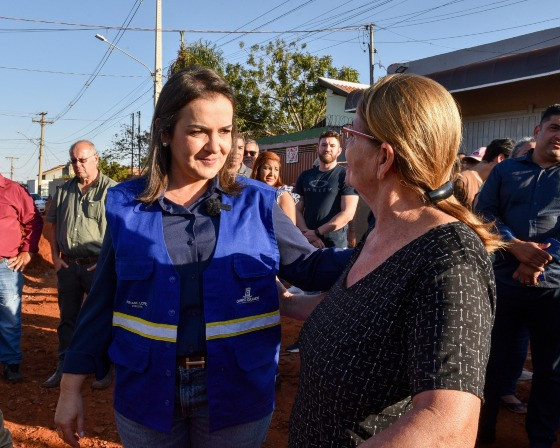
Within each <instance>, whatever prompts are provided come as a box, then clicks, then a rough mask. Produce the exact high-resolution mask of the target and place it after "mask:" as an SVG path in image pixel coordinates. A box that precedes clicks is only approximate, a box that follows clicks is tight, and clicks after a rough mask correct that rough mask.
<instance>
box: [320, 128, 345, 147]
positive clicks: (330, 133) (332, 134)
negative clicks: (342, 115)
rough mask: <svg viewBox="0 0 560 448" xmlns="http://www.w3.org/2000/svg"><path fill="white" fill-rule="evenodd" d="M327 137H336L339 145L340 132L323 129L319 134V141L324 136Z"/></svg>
mask: <svg viewBox="0 0 560 448" xmlns="http://www.w3.org/2000/svg"><path fill="white" fill-rule="evenodd" d="M329 137H333V138H336V139H337V140H338V144H339V145H340V134H339V133H338V132H336V131H333V130H329V131H325V132H323V133H322V134H321V135H320V136H319V141H321V140H322V139H324V138H329Z"/></svg>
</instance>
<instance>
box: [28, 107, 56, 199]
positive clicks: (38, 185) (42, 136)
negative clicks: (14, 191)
mask: <svg viewBox="0 0 560 448" xmlns="http://www.w3.org/2000/svg"><path fill="white" fill-rule="evenodd" d="M47 113H48V112H40V113H39V115H41V119H40V120H36V119H33V120H31V121H33V123H40V124H41V141H40V143H39V174H38V178H39V179H38V182H37V191H38V193H39V195H41V184H42V181H43V148H44V146H45V125H46V124H53V123H54V122H53V121H52V120H45V115H47Z"/></svg>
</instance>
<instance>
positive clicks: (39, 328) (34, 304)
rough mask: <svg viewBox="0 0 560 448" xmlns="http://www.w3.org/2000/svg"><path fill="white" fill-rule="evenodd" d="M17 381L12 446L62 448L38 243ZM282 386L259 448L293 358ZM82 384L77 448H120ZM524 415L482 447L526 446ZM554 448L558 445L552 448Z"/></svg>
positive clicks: (276, 436) (105, 406)
mask: <svg viewBox="0 0 560 448" xmlns="http://www.w3.org/2000/svg"><path fill="white" fill-rule="evenodd" d="M22 320H23V340H22V349H23V352H24V360H23V364H22V372H23V374H24V376H25V380H24V382H23V383H20V384H14V385H9V384H6V383H5V382H4V381H1V380H0V409H2V412H3V413H4V419H5V423H6V426H7V427H8V429H9V430H10V431H11V432H12V437H13V439H14V446H15V447H18V448H43V447H53V448H62V447H63V446H65V445H64V444H63V443H62V442H61V441H60V439H59V438H58V435H57V434H56V432H55V430H54V423H53V416H54V411H55V408H56V402H57V399H58V389H54V390H53V389H43V388H42V387H41V383H42V382H43V381H44V380H45V379H46V378H47V377H48V376H49V375H50V374H51V373H52V372H53V370H54V368H55V364H56V349H57V336H56V326H57V321H58V306H57V299H56V277H55V274H54V271H53V269H52V264H51V259H50V251H49V247H48V243H47V241H46V240H45V239H44V238H43V239H41V245H40V253H39V255H37V256H35V257H34V259H33V261H32V262H31V264H30V265H29V266H28V267H27V269H26V271H25V288H24V293H23V317H22ZM300 328H301V323H300V322H297V321H294V320H291V319H283V321H282V348H283V347H284V346H285V345H287V344H290V343H291V342H293V341H294V340H295V339H296V337H297V335H298V334H299V330H300ZM280 374H281V376H282V385H281V387H280V388H279V390H278V391H277V396H276V410H275V412H274V417H273V420H272V423H271V426H270V430H269V432H268V437H267V441H266V443H265V444H264V445H263V446H264V447H265V448H276V447H285V446H287V440H288V420H289V415H290V410H291V407H292V404H293V400H294V396H295V392H296V388H297V383H298V374H299V355H297V354H290V353H286V352H282V353H281V355H280ZM89 384H90V382H86V384H85V385H84V389H83V392H84V409H85V415H86V435H87V437H85V438H84V439H82V441H81V446H83V447H107V448H116V447H120V446H121V445H120V443H119V437H118V434H117V431H116V429H115V424H114V421H113V410H112V392H111V390H103V391H98V390H96V391H94V390H92V389H91V388H90V387H89ZM529 387H530V382H529V383H524V384H521V385H520V388H519V395H520V396H521V397H522V398H523V399H525V400H526V399H527V396H528V392H529ZM523 421H524V416H522V415H516V414H513V413H511V412H508V411H506V410H502V411H501V413H500V420H499V426H498V442H496V443H495V444H493V445H485V446H488V447H493V448H512V447H514V448H517V447H525V446H528V441H527V437H526V435H525V431H524V426H523ZM558 446H560V445H558Z"/></svg>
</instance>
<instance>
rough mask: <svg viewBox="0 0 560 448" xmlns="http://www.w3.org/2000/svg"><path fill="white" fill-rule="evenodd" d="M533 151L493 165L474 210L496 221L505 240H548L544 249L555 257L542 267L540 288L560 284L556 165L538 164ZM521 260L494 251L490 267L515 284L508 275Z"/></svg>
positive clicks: (559, 173)
mask: <svg viewBox="0 0 560 448" xmlns="http://www.w3.org/2000/svg"><path fill="white" fill-rule="evenodd" d="M532 155H533V151H532V150H531V151H530V152H529V153H528V154H527V155H525V156H524V157H519V158H516V159H508V160H505V161H504V162H502V163H500V164H498V165H496V166H495V167H494V169H493V170H492V172H491V173H490V176H489V177H488V179H487V180H486V182H485V183H484V186H483V187H482V190H481V191H480V194H479V197H478V203H477V205H476V211H477V212H478V213H479V214H482V215H483V216H484V217H485V218H486V219H487V220H489V221H496V226H497V228H498V230H499V232H500V234H501V235H502V237H503V238H504V240H505V241H509V240H511V239H513V238H517V239H520V240H522V241H533V242H536V243H545V242H552V243H553V244H552V246H551V247H550V248H549V249H547V252H548V253H549V254H550V255H552V256H553V257H554V258H555V260H556V261H555V262H553V263H550V264H547V265H546V266H545V272H544V273H543V274H542V276H541V278H540V281H539V283H538V287H542V288H557V287H559V286H560V263H559V262H560V250H559V247H560V245H559V244H558V241H560V219H559V218H560V164H556V165H553V166H550V167H548V168H541V167H540V166H539V165H538V164H536V163H535V162H533V159H532ZM518 266H519V261H518V260H517V259H516V258H515V257H514V256H513V255H512V254H511V253H510V252H507V251H501V252H500V253H498V254H496V258H495V261H494V272H495V275H496V279H497V280H499V281H501V282H502V283H505V284H508V285H512V286H519V285H520V284H519V282H518V281H517V280H513V278H512V275H513V273H514V272H515V270H516V269H517V268H518Z"/></svg>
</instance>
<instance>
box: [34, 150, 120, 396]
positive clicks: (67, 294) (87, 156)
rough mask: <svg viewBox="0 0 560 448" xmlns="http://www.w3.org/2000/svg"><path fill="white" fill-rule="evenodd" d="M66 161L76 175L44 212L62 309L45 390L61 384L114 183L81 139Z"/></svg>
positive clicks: (99, 385)
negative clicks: (55, 355)
mask: <svg viewBox="0 0 560 448" xmlns="http://www.w3.org/2000/svg"><path fill="white" fill-rule="evenodd" d="M70 162H71V163H72V166H73V168H74V172H75V174H76V176H75V177H74V178H73V179H70V180H69V181H67V182H66V183H64V184H63V185H61V186H60V187H59V188H58V189H57V191H56V195H55V197H54V199H53V201H52V204H51V206H50V208H49V211H48V214H47V221H48V222H50V223H51V224H52V228H51V232H50V244H51V252H52V258H53V263H54V269H55V271H56V276H57V280H58V306H59V309H60V323H59V325H58V328H57V333H58V364H57V368H56V370H55V372H54V373H53V374H52V375H51V376H50V377H49V378H48V379H47V380H46V381H45V382H44V383H43V387H47V388H51V387H58V386H59V385H60V380H61V379H62V367H63V364H64V356H65V354H66V350H67V349H68V346H69V345H70V340H71V339H72V335H73V334H74V326H75V324H76V319H77V318H78V313H79V312H80V309H81V307H82V302H83V300H84V297H85V296H86V295H87V294H88V293H89V290H90V289H91V284H92V282H93V276H94V272H95V267H96V265H97V257H98V256H99V252H100V251H101V243H102V242H103V236H104V235H105V229H106V227H107V221H106V220H105V200H106V197H107V190H108V189H109V187H112V186H113V185H116V182H114V181H113V180H112V179H110V178H108V177H107V176H105V175H104V174H103V173H101V172H100V171H99V169H98V168H97V164H98V162H99V156H98V155H97V150H96V149H95V146H94V144H93V143H91V142H90V141H87V140H80V141H77V142H76V143H74V144H73V145H72V146H71V147H70ZM111 374H112V373H111V372H109V374H108V376H107V377H106V378H103V379H102V380H99V381H95V382H94V383H93V384H92V387H93V388H94V389H103V388H105V387H108V386H109V385H110V384H111Z"/></svg>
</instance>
